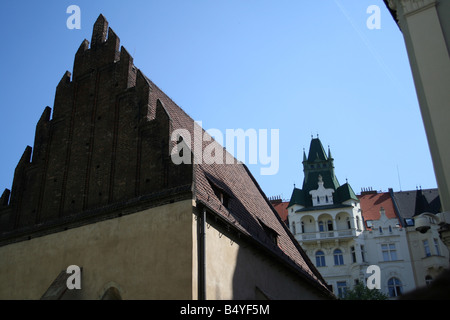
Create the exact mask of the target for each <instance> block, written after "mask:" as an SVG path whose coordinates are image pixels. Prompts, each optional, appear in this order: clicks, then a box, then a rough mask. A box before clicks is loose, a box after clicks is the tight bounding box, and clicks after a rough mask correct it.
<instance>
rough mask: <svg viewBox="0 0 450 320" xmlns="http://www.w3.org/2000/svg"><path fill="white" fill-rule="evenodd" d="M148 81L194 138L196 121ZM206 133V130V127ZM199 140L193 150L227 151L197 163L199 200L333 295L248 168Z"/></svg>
mask: <svg viewBox="0 0 450 320" xmlns="http://www.w3.org/2000/svg"><path fill="white" fill-rule="evenodd" d="M146 80H147V82H148V84H149V85H150V87H151V88H152V91H153V93H154V94H155V95H156V96H158V99H159V101H160V102H161V104H162V106H163V108H164V110H165V111H166V112H167V114H168V116H169V118H170V119H171V124H172V126H171V128H172V130H177V129H186V130H187V131H189V133H190V134H191V137H194V125H195V126H197V124H194V120H193V119H192V118H191V117H190V116H189V115H188V114H187V113H186V112H185V111H184V110H183V109H181V108H180V107H179V106H178V105H176V104H175V103H174V102H173V101H172V100H171V99H170V98H169V97H168V96H167V95H166V94H164V92H162V91H161V90H160V89H159V88H158V87H157V86H156V85H155V84H154V83H153V82H152V81H151V80H150V79H148V78H146ZM197 129H198V128H197ZM202 132H203V133H205V131H204V130H203V129H202ZM195 142H196V141H195V139H191V150H193V151H194V152H195V150H198V151H200V152H202V151H203V150H204V149H205V147H206V146H208V145H210V144H211V143H215V144H217V149H216V150H218V149H221V150H223V151H224V156H223V158H224V163H223V164H216V163H213V164H206V163H200V164H197V165H194V181H193V185H194V190H193V191H194V196H195V199H196V200H197V202H200V203H202V204H204V205H205V206H206V207H207V208H209V209H210V210H211V211H213V213H215V214H217V215H219V216H220V217H221V218H222V219H223V220H225V221H227V222H228V223H229V224H231V225H232V226H234V227H235V228H236V229H237V230H238V231H239V232H241V233H242V234H244V235H247V236H249V237H251V238H252V239H254V240H256V241H257V242H258V243H259V244H260V245H261V246H263V247H265V248H266V249H268V250H269V251H270V252H272V253H273V254H275V255H276V256H277V257H278V258H280V259H283V260H284V261H286V262H287V263H289V264H291V265H292V266H293V267H295V268H297V270H298V271H301V273H302V274H304V275H305V276H307V277H308V278H310V279H311V280H313V281H314V283H315V284H316V286H317V287H320V288H321V290H324V291H325V292H327V293H328V294H330V291H329V289H328V288H327V286H326V282H325V280H324V279H323V278H322V276H321V274H320V273H319V271H318V270H317V269H316V267H315V266H314V265H313V264H312V262H311V261H310V259H309V258H308V256H307V255H306V253H305V252H304V251H303V249H302V248H301V247H300V245H299V243H298V242H297V241H296V240H295V238H294V237H293V235H292V234H291V232H290V231H289V230H288V228H287V227H286V225H285V224H284V223H283V222H282V220H281V218H280V217H279V216H278V214H277V211H276V210H275V209H274V208H273V206H272V205H271V204H270V202H269V200H268V198H267V197H266V196H265V194H264V192H263V191H262V190H261V188H260V187H259V185H258V183H257V182H256V180H255V179H254V177H253V175H252V174H251V173H250V171H249V170H248V168H247V167H246V166H245V165H244V164H242V163H240V162H238V161H237V160H236V159H234V157H233V159H234V161H235V163H233V164H228V163H227V162H226V161H225V159H226V157H227V156H228V157H229V156H231V155H230V154H229V153H228V152H227V151H226V149H225V148H223V147H222V146H220V144H218V143H217V142H216V141H214V139H212V140H211V141H203V143H202V145H198V144H196V145H195V144H194V143H195ZM231 157H232V156H231ZM211 182H213V184H214V185H216V186H218V187H219V188H221V189H222V190H224V191H225V192H226V193H227V194H228V196H229V199H230V200H229V205H228V208H226V207H225V206H224V205H223V204H222V202H221V201H220V200H219V198H218V197H217V196H216V194H215V192H214V189H213V186H212V184H211ZM267 227H269V228H270V229H272V230H273V231H274V232H275V233H276V234H278V241H277V245H274V244H273V240H272V239H270V236H269V235H268V234H267V233H266V232H263V231H264V229H265V228H267Z"/></svg>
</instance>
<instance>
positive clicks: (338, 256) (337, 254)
mask: <svg viewBox="0 0 450 320" xmlns="http://www.w3.org/2000/svg"><path fill="white" fill-rule="evenodd" d="M333 256H334V265H335V266H341V265H343V264H344V256H343V255H342V250H341V249H336V250H334V252H333Z"/></svg>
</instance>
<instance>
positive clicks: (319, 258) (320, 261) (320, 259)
mask: <svg viewBox="0 0 450 320" xmlns="http://www.w3.org/2000/svg"><path fill="white" fill-rule="evenodd" d="M316 266H317V267H325V254H324V253H323V251H322V250H319V251H317V252H316Z"/></svg>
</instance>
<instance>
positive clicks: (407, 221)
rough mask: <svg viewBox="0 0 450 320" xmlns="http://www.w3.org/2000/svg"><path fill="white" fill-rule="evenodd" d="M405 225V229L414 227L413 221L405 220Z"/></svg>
mask: <svg viewBox="0 0 450 320" xmlns="http://www.w3.org/2000/svg"><path fill="white" fill-rule="evenodd" d="M405 223H406V226H407V227H413V226H414V219H411V218H406V219H405Z"/></svg>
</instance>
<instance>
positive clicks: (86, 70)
mask: <svg viewBox="0 0 450 320" xmlns="http://www.w3.org/2000/svg"><path fill="white" fill-rule="evenodd" d="M164 99H168V98H167V97H166V96H165V94H164V93H163V92H162V91H161V90H159V89H158V88H157V87H156V86H154V85H153V84H152V83H151V82H150V81H149V80H148V79H147V78H146V77H145V76H144V75H143V74H142V73H141V71H140V70H138V69H137V68H136V67H135V66H134V65H133V58H132V57H131V56H130V55H129V53H128V52H127V51H126V49H125V48H124V47H120V40H119V38H118V37H117V35H116V34H115V33H114V31H113V30H112V29H111V28H109V27H108V22H107V21H106V19H105V18H104V17H103V16H102V15H100V16H99V18H98V19H97V21H96V23H95V25H94V28H93V34H92V39H91V43H90V47H89V42H88V41H87V40H84V41H83V42H82V44H81V46H80V48H79V49H78V51H77V52H76V55H75V61H74V66H73V74H71V73H70V72H68V71H67V72H66V73H65V74H64V75H63V77H62V79H61V81H60V82H59V84H58V86H57V88H56V94H55V101H54V108H53V117H51V113H52V110H51V108H49V107H46V108H45V109H44V111H43V113H42V116H41V118H40V119H39V121H38V123H37V125H36V134H35V141H34V147H33V148H31V147H30V146H27V147H26V148H25V151H24V153H23V155H22V157H21V159H20V161H19V163H18V165H17V167H16V170H15V173H14V180H13V185H12V190H11V192H10V191H9V190H8V189H6V190H5V191H4V192H3V194H2V196H1V198H0V233H2V232H3V233H5V232H6V233H11V232H14V230H20V229H24V228H25V229H27V228H30V227H33V226H34V227H35V226H39V225H45V224H46V223H47V222H49V221H52V222H55V221H58V220H62V219H63V218H64V217H67V216H73V215H78V214H80V215H81V213H83V212H87V211H89V210H92V209H94V208H98V207H102V206H108V205H111V204H114V203H119V202H123V201H125V200H127V199H133V198H136V197H139V196H143V195H148V194H151V193H154V192H162V191H163V190H165V189H174V188H177V187H179V186H183V185H186V184H190V183H192V175H193V173H192V170H193V169H192V166H191V165H180V166H176V165H174V164H173V163H172V161H171V159H170V150H169V147H170V132H171V120H170V117H169V115H168V113H167V111H166V110H165V108H164V106H163V103H162V102H161V101H163V100H164Z"/></svg>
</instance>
